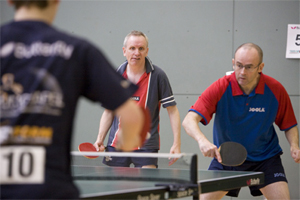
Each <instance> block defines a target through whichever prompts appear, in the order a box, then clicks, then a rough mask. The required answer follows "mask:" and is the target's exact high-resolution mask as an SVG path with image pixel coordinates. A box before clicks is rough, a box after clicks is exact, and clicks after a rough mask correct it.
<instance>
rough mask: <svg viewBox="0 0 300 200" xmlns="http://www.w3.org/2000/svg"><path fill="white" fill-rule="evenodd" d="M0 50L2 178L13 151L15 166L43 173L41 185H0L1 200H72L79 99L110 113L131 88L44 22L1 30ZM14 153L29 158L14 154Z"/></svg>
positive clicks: (87, 49) (98, 57)
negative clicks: (18, 162)
mask: <svg viewBox="0 0 300 200" xmlns="http://www.w3.org/2000/svg"><path fill="white" fill-rule="evenodd" d="M0 50H1V51H0V56H1V78H2V81H1V86H0V87H1V88H0V92H1V96H0V106H1V135H0V144H1V151H2V152H8V154H7V155H3V156H5V158H7V161H6V160H2V161H3V163H2V164H3V165H5V169H7V170H9V167H7V165H9V162H10V161H12V160H9V158H10V157H9V156H10V155H12V152H14V151H15V152H14V153H16V155H18V156H20V158H21V160H22V159H23V158H24V159H27V160H28V159H29V160H34V158H35V156H37V157H39V158H37V159H41V161H44V162H45V165H43V164H41V165H40V166H39V168H43V167H44V168H45V169H44V170H45V171H44V173H43V174H44V177H39V179H38V178H37V179H35V178H33V179H34V180H35V181H36V182H34V181H33V182H32V184H24V180H25V181H26V180H27V179H24V180H23V178H24V177H17V178H16V179H15V180H12V179H8V180H4V182H3V179H2V182H1V198H4V199H5V198H15V199H18V198H47V199H52V198H69V199H73V198H78V197H79V195H78V190H77V188H76V187H75V186H74V185H73V183H72V177H71V172H70V141H71V133H72V126H73V120H74V115H75V109H76V105H77V102H78V99H79V98H80V97H81V96H84V97H86V98H88V99H90V100H92V101H97V102H100V103H101V104H102V106H103V107H105V108H107V109H110V110H114V109H116V108H117V107H119V106H120V105H121V104H122V103H124V102H125V101H126V100H127V99H128V98H130V97H131V96H132V94H133V93H134V92H135V91H136V90H137V86H136V85H133V84H131V83H129V82H128V81H127V80H126V79H124V78H123V77H122V76H121V75H119V74H117V73H116V72H115V69H113V68H112V67H111V65H110V63H109V62H108V61H107V59H105V57H104V56H103V54H102V53H101V52H100V51H99V50H98V49H97V48H95V47H94V46H92V45H91V44H90V43H89V42H87V41H85V40H83V39H79V38H76V37H73V36H70V35H68V34H65V33H63V32H61V31H58V30H56V29H55V28H53V27H51V26H49V25H48V24H46V23H44V22H39V21H18V22H11V23H8V24H5V25H3V26H2V27H1V49H0ZM112 91H113V92H112ZM25 145H26V146H25ZM19 147H24V149H28V148H27V147H32V148H33V149H34V150H32V152H30V151H31V150H30V149H29V150H28V152H27V151H26V152H25V153H18V152H17V150H13V149H18V148H19ZM20 151H23V150H22V149H21V150H20ZM37 152H41V153H37ZM43 153H44V154H43ZM3 154H4V153H3ZM35 154H37V155H35ZM43 155H45V156H44V157H45V158H42V157H43ZM22 156H23V157H22ZM1 159H2V158H1ZM4 161H5V162H4ZM39 163H42V162H39ZM2 164H1V165H2ZM23 164H24V163H23ZM34 164H37V163H34ZM30 166H31V167H32V166H34V165H30ZM32 168H33V167H32ZM20 169H22V166H21V168H20ZM30 169H31V168H30ZM21 172H22V173H21V175H24V176H25V175H26V176H28V175H31V173H34V172H35V171H34V169H33V170H32V171H30V170H28V168H26V167H25V168H24V171H22V170H21ZM10 175H12V174H10ZM14 175H15V174H13V176H14ZM5 181H7V182H5ZM18 181H19V182H18ZM22 181H23V182H22ZM25 183H26V182H25ZM30 183H31V182H30Z"/></svg>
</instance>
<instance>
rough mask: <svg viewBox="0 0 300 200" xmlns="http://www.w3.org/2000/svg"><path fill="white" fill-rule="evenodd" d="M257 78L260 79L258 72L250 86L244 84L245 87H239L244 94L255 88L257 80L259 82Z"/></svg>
mask: <svg viewBox="0 0 300 200" xmlns="http://www.w3.org/2000/svg"><path fill="white" fill-rule="evenodd" d="M259 79H260V74H259V75H258V76H257V78H256V80H255V83H254V84H253V85H251V86H248V87H247V86H246V87H241V86H240V88H241V89H242V91H243V92H244V93H245V94H246V95H249V94H251V92H252V91H253V90H254V89H255V88H256V86H257V85H258V82H259Z"/></svg>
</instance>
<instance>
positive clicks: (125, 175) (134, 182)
mask: <svg viewBox="0 0 300 200" xmlns="http://www.w3.org/2000/svg"><path fill="white" fill-rule="evenodd" d="M193 162H194V164H192V165H191V168H190V169H160V168H158V169H143V168H126V167H107V166H84V165H74V166H72V173H73V177H74V180H75V184H76V185H77V186H78V188H79V190H80V192H81V198H84V199H138V200H146V199H148V200H150V199H151V200H154V199H176V198H183V197H188V196H193V198H194V199H198V198H199V194H200V193H207V192H213V191H219V190H229V189H234V188H240V187H245V186H254V185H259V184H263V183H264V173H262V172H240V171H211V170H199V169H198V168H197V158H196V159H195V160H194V161H193Z"/></svg>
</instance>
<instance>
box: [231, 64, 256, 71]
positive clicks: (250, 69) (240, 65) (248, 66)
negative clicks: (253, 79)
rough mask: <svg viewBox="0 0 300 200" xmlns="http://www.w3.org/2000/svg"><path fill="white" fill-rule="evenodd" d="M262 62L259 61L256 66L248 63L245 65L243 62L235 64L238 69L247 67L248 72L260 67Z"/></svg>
mask: <svg viewBox="0 0 300 200" xmlns="http://www.w3.org/2000/svg"><path fill="white" fill-rule="evenodd" d="M260 64H261V63H259V64H258V65H257V66H256V67H254V66H253V65H246V66H244V65H242V64H235V66H236V67H237V69H238V70H241V69H243V68H245V70H246V71H247V72H253V71H254V70H255V68H257V67H259V65H260Z"/></svg>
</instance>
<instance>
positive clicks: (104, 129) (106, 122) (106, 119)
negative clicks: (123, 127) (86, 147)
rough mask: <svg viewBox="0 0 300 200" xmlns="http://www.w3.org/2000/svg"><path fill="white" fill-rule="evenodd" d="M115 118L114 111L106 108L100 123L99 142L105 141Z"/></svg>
mask: <svg viewBox="0 0 300 200" xmlns="http://www.w3.org/2000/svg"><path fill="white" fill-rule="evenodd" d="M113 119H114V113H113V111H111V110H107V109H106V110H104V112H103V114H102V116H101V119H100V124H99V131H98V136H97V142H100V143H103V142H104V139H105V137H106V135H107V133H108V130H109V129H110V127H111V125H112V122H113Z"/></svg>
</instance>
